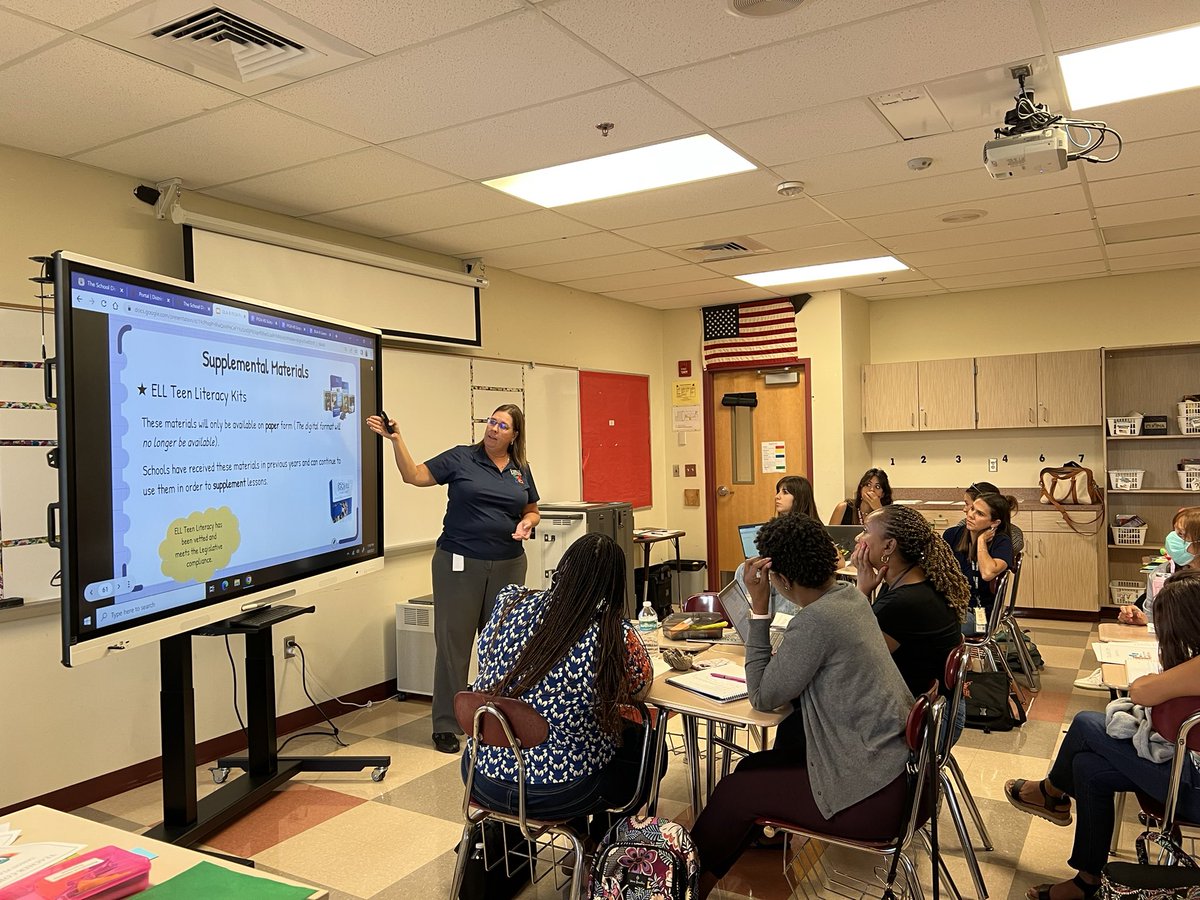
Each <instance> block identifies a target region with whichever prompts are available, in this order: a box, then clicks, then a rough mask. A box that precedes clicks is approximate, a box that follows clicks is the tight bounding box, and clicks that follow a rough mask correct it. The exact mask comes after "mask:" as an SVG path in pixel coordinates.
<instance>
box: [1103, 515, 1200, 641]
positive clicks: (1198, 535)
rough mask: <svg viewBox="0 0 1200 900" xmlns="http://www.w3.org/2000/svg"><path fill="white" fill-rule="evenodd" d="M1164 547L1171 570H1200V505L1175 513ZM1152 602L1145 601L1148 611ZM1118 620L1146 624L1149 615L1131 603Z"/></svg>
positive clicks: (1124, 608)
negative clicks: (1169, 560)
mask: <svg viewBox="0 0 1200 900" xmlns="http://www.w3.org/2000/svg"><path fill="white" fill-rule="evenodd" d="M1163 548H1164V549H1165V550H1166V551H1167V556H1168V557H1170V559H1171V566H1170V568H1171V571H1178V570H1182V569H1190V570H1200V559H1198V557H1200V506H1185V507H1184V508H1183V509H1181V510H1179V512H1177V513H1175V518H1174V519H1172V520H1171V530H1170V531H1168V532H1167V537H1166V539H1165V540H1164V541H1163ZM1151 603H1153V601H1152V600H1150V599H1149V598H1146V600H1145V601H1144V604H1145V606H1146V610H1147V611H1150V605H1151ZM1150 614H1151V615H1153V613H1152V612H1151V613H1150ZM1117 621H1118V622H1120V623H1121V624H1122V625H1145V624H1146V623H1147V622H1148V621H1149V617H1148V616H1147V614H1146V612H1143V611H1142V610H1140V609H1138V608H1137V607H1136V606H1133V605H1129V606H1122V607H1121V614H1120V615H1119V616H1118V617H1117Z"/></svg>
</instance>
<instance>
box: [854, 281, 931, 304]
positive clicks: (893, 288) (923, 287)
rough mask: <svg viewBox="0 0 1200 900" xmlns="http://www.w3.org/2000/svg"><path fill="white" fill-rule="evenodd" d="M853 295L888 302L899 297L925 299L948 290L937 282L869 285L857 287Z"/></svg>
mask: <svg viewBox="0 0 1200 900" xmlns="http://www.w3.org/2000/svg"><path fill="white" fill-rule="evenodd" d="M853 293H855V294H858V296H860V297H866V298H867V299H868V300H888V299H893V298H897V297H925V296H928V295H931V294H945V293H946V289H945V288H943V287H940V286H939V285H938V284H937V282H935V281H908V282H900V283H898V284H887V283H884V284H868V285H862V286H861V287H856V288H855V289H854V291H853Z"/></svg>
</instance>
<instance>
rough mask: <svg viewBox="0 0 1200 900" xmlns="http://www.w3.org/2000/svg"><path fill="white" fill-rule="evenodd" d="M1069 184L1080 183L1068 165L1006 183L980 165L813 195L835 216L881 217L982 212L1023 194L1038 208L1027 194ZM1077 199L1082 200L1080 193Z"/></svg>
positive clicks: (1036, 201) (1039, 192)
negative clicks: (930, 210) (936, 210)
mask: <svg viewBox="0 0 1200 900" xmlns="http://www.w3.org/2000/svg"><path fill="white" fill-rule="evenodd" d="M1072 184H1079V173H1078V172H1077V171H1075V169H1073V168H1072V167H1070V166H1068V167H1067V168H1066V169H1064V170H1063V171H1061V172H1054V173H1051V174H1047V175H1039V176H1036V177H1032V178H1011V179H1008V180H1005V181H997V180H996V179H995V178H992V177H991V176H990V175H988V173H987V172H985V171H984V169H983V166H979V167H978V168H975V169H970V170H968V171H966V172H955V173H952V174H949V175H939V176H937V177H936V178H924V179H914V180H913V181H897V182H894V183H892V184H882V185H875V186H874V187H869V188H862V189H860V190H854V191H842V192H841V193H837V194H813V196H814V197H815V198H816V200H817V202H819V203H820V204H821V205H822V206H824V207H825V208H826V209H828V210H829V211H830V212H831V213H833V214H834V215H835V216H840V217H841V218H844V219H859V218H862V217H863V216H880V215H886V214H887V213H898V212H904V211H906V210H911V209H919V208H925V207H931V206H938V207H946V208H948V209H949V208H954V207H971V208H980V209H983V208H985V207H984V204H985V203H986V202H987V201H991V200H995V199H998V198H1002V197H1013V196H1016V195H1018V194H1024V195H1026V198H1025V199H1024V200H1023V201H1021V202H1023V203H1026V204H1029V205H1030V206H1032V207H1038V206H1040V201H1039V200H1038V199H1037V198H1036V197H1031V196H1029V195H1030V194H1033V193H1036V194H1038V195H1039V196H1040V195H1041V194H1042V193H1043V192H1044V191H1046V190H1047V189H1049V188H1056V187H1062V186H1064V185H1072ZM1080 198H1081V199H1082V194H1081V195H1080ZM976 201H978V207H976Z"/></svg>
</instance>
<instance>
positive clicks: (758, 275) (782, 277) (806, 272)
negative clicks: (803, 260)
mask: <svg viewBox="0 0 1200 900" xmlns="http://www.w3.org/2000/svg"><path fill="white" fill-rule="evenodd" d="M907 268H908V266H906V265H905V264H904V263H902V262H900V260H898V259H896V258H895V257H894V256H876V257H873V258H871V259H848V260H846V261H845V262H836V263H825V264H824V265H820V266H801V267H800V268H798V269H776V270H775V271H774V272H754V273H752V274H750V275H736V276H734V277H736V278H737V279H738V280H739V281H746V282H749V283H750V284H753V285H757V286H758V287H775V286H776V285H780V284H801V283H806V282H809V281H828V280H829V279H831V278H852V277H853V276H855V275H878V274H880V273H882V272H900V271H903V270H904V269H907Z"/></svg>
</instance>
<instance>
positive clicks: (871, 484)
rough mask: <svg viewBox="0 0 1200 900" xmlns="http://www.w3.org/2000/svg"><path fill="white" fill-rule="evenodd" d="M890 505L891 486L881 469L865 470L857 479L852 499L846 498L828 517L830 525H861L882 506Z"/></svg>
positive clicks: (885, 473)
mask: <svg viewBox="0 0 1200 900" xmlns="http://www.w3.org/2000/svg"><path fill="white" fill-rule="evenodd" d="M891 505H892V485H891V482H889V481H888V476H887V472H885V471H883V469H867V471H865V472H863V476H862V478H860V479H858V487H857V488H856V489H855V491H854V496H853V497H847V498H846V499H845V500H843V501H842V502H841V503H839V504H838V505H837V506H836V507H834V510H833V515H832V516H830V517H829V524H830V525H862V524H863V523H864V522H866V521H867V516H869V515H870V514H871V513H873V512H875V510H877V509H879V508H880V507H882V506H891Z"/></svg>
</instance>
